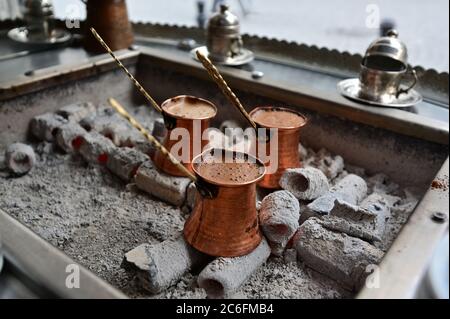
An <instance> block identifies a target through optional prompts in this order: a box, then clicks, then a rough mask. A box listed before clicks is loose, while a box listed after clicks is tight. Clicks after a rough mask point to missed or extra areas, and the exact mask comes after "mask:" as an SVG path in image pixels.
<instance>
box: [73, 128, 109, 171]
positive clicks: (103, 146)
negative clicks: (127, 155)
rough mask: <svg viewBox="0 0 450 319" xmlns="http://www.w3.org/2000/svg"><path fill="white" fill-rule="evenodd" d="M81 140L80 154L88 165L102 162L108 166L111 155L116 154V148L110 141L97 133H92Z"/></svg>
mask: <svg viewBox="0 0 450 319" xmlns="http://www.w3.org/2000/svg"><path fill="white" fill-rule="evenodd" d="M81 140H82V142H81V146H80V149H79V152H80V154H81V156H82V157H83V158H84V159H85V160H86V161H87V162H88V163H92V164H97V163H102V162H103V164H106V162H107V160H108V156H109V154H111V153H112V152H114V150H115V148H116V147H115V145H114V143H113V142H111V140H110V139H108V138H106V137H104V136H103V135H101V134H99V133H97V132H90V133H88V134H86V135H84V136H82V137H81ZM102 156H103V157H104V158H102Z"/></svg>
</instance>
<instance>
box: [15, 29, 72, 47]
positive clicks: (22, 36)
mask: <svg viewBox="0 0 450 319" xmlns="http://www.w3.org/2000/svg"><path fill="white" fill-rule="evenodd" d="M53 33H54V35H53V36H52V37H48V38H45V37H30V36H29V35H30V32H29V30H28V29H27V27H19V28H15V29H12V30H9V32H8V37H9V38H10V39H11V40H13V41H16V42H20V43H27V44H61V43H66V42H68V41H70V40H71V39H72V35H71V34H70V33H69V32H68V31H66V30H62V29H55V30H54V32H53Z"/></svg>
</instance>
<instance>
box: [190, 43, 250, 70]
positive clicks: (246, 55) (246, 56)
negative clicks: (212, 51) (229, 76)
mask: <svg viewBox="0 0 450 319" xmlns="http://www.w3.org/2000/svg"><path fill="white" fill-rule="evenodd" d="M197 50H200V53H202V54H203V55H205V56H207V57H209V52H208V48H207V47H206V46H203V47H199V48H195V49H193V50H191V56H192V57H193V58H194V59H195V60H197V61H198V58H197V54H196V53H195V52H196V51H197ZM241 50H242V54H240V55H238V56H236V57H234V58H227V59H226V60H225V61H215V60H211V61H212V62H213V63H214V64H219V65H226V66H240V65H243V64H247V63H250V62H252V61H253V59H254V58H255V56H254V54H253V52H252V51H250V50H247V49H241Z"/></svg>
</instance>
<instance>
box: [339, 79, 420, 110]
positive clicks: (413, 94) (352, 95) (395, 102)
mask: <svg viewBox="0 0 450 319" xmlns="http://www.w3.org/2000/svg"><path fill="white" fill-rule="evenodd" d="M338 90H339V91H340V92H341V94H342V95H343V96H345V97H347V98H349V99H351V100H354V101H357V102H363V103H366V104H370V105H375V106H384V107H395V108H406V107H411V106H414V105H416V104H417V103H420V102H422V95H420V93H419V92H417V91H416V90H413V89H411V90H409V92H408V93H403V94H400V95H399V96H398V97H395V96H391V97H390V100H391V101H392V102H390V103H386V102H384V101H381V100H369V99H367V98H364V97H362V96H361V88H360V85H359V79H348V80H344V81H341V82H339V84H338Z"/></svg>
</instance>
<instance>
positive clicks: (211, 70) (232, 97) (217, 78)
mask: <svg viewBox="0 0 450 319" xmlns="http://www.w3.org/2000/svg"><path fill="white" fill-rule="evenodd" d="M196 54H197V58H198V59H199V61H200V62H201V63H202V64H203V66H204V67H205V69H206V71H208V74H209V75H210V76H211V77H212V79H213V80H214V82H216V84H217V85H218V86H219V88H220V89H221V90H222V92H223V94H224V95H225V96H226V97H227V98H228V100H229V101H230V102H231V103H232V104H233V105H234V106H235V107H236V108H237V109H238V110H239V112H241V114H242V115H243V116H244V117H245V118H246V120H247V121H248V123H249V124H250V125H251V126H252V127H253V128H254V129H255V130H256V129H257V126H256V123H255V122H254V121H253V120H252V119H251V117H250V115H249V114H248V113H247V111H246V110H245V109H244V107H243V106H242V103H241V101H240V100H239V98H238V97H237V96H236V94H234V93H233V91H232V90H231V88H230V87H229V85H228V84H227V82H226V81H225V79H224V78H223V77H222V75H221V74H220V72H219V70H218V69H217V68H216V67H215V66H214V64H212V62H211V61H210V60H209V59H208V58H207V57H206V56H205V55H204V54H203V53H201V52H200V50H197V51H196Z"/></svg>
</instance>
